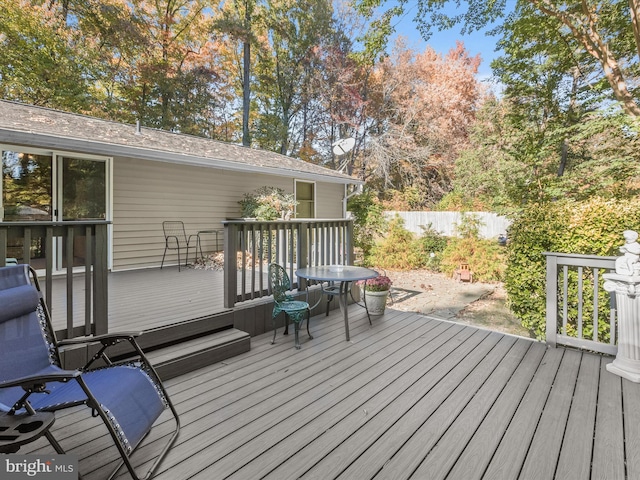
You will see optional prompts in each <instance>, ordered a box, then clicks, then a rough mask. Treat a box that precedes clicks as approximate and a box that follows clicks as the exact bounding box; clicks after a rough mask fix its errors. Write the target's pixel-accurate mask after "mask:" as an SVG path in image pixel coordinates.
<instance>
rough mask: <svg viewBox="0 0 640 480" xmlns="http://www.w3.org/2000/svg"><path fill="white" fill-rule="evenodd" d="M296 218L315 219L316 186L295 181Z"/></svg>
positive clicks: (311, 183)
mask: <svg viewBox="0 0 640 480" xmlns="http://www.w3.org/2000/svg"><path fill="white" fill-rule="evenodd" d="M295 191H296V201H297V202H298V205H296V218H315V217H316V184H315V183H313V182H301V181H299V180H296V183H295Z"/></svg>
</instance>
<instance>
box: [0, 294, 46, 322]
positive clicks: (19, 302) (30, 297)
mask: <svg viewBox="0 0 640 480" xmlns="http://www.w3.org/2000/svg"><path fill="white" fill-rule="evenodd" d="M39 301H40V299H39V297H38V291H37V290H36V289H35V287H33V286H31V285H21V286H19V287H13V288H8V289H6V290H0V305H2V308H0V323H3V322H6V321H7V320H12V319H14V318H18V317H21V316H23V315H26V314H28V313H31V312H34V311H35V310H36V307H37V306H38V302H39Z"/></svg>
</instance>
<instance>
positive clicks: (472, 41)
mask: <svg viewBox="0 0 640 480" xmlns="http://www.w3.org/2000/svg"><path fill="white" fill-rule="evenodd" d="M393 3H394V2H393V1H391V2H389V3H388V5H392V4H393ZM462 3H463V4H464V2H462ZM507 4H508V10H511V9H513V8H514V6H515V0H508V1H507ZM455 8H456V5H455V2H451V1H450V2H449V3H448V4H447V6H446V8H445V10H444V12H445V13H447V12H452V11H454V10H455ZM416 12H417V7H416V6H413V7H412V6H408V9H407V11H406V12H405V15H404V16H403V17H402V18H398V19H396V23H395V28H396V33H395V35H393V36H392V38H391V42H390V45H392V44H393V42H394V41H395V38H396V36H398V35H402V36H404V37H406V38H407V39H408V46H409V47H411V48H413V49H414V50H416V51H420V52H422V51H424V49H425V48H426V46H427V45H430V46H431V47H432V48H433V49H434V50H435V51H436V52H439V53H446V52H448V51H449V50H450V49H451V48H453V47H455V45H456V40H461V41H462V42H464V45H465V47H466V49H467V50H468V51H469V53H470V54H471V55H472V56H473V55H476V54H480V57H481V58H482V63H481V64H480V68H479V72H478V77H479V78H480V79H481V80H488V79H490V77H491V67H490V63H491V60H493V59H494V58H496V57H498V56H499V55H500V52H496V51H495V50H496V42H497V40H498V38H496V37H491V36H488V35H486V31H487V30H490V29H491V28H487V29H485V30H482V31H478V32H472V33H468V34H466V35H462V34H461V33H460V30H461V26H456V27H454V28H452V29H449V30H444V31H441V32H439V31H434V32H433V33H432V35H431V38H430V39H429V42H425V41H424V40H423V39H422V37H421V36H420V32H418V29H417V27H416V24H415V22H414V17H415V15H416Z"/></svg>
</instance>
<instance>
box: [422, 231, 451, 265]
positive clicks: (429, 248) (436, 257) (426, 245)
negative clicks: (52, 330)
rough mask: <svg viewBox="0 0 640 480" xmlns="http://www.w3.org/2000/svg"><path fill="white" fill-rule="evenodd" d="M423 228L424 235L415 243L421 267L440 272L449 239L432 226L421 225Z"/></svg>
mask: <svg viewBox="0 0 640 480" xmlns="http://www.w3.org/2000/svg"><path fill="white" fill-rule="evenodd" d="M421 228H422V235H420V236H419V237H418V238H417V239H416V240H415V241H414V243H415V246H416V248H417V250H418V255H419V258H420V260H421V262H420V265H419V266H420V267H425V268H428V269H429V270H431V271H434V272H439V271H440V262H441V260H442V252H443V250H444V249H445V248H446V246H447V241H448V240H447V237H445V236H444V235H442V234H441V233H440V232H438V231H437V230H436V229H434V228H433V226H432V224H429V225H427V226H426V227H425V226H423V225H421Z"/></svg>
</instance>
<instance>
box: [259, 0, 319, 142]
mask: <svg viewBox="0 0 640 480" xmlns="http://www.w3.org/2000/svg"><path fill="white" fill-rule="evenodd" d="M331 13H332V9H331V4H330V3H329V2H328V1H326V0H320V1H316V0H303V1H297V0H296V1H294V0H273V1H271V2H270V3H269V5H268V9H267V10H266V12H265V26H266V29H267V31H266V37H263V38H262V39H261V47H260V49H259V51H258V66H257V81H258V82H257V86H256V96H257V99H258V102H259V108H260V119H259V122H258V131H257V132H256V136H257V140H258V143H259V144H260V146H262V147H263V148H268V149H270V150H275V151H279V152H280V153H282V154H290V153H294V152H297V150H298V149H299V147H300V144H291V139H292V138H293V135H292V132H291V129H292V128H293V127H294V126H296V125H300V124H301V123H302V122H299V123H298V124H296V123H295V120H296V117H297V116H298V115H299V114H301V113H302V106H303V104H304V102H303V92H304V89H305V88H306V86H307V85H308V82H310V76H309V71H310V70H309V65H311V64H312V62H313V56H314V54H315V51H316V49H315V47H317V46H318V45H319V43H320V41H321V39H322V38H323V36H324V35H326V34H327V33H328V32H329V30H330V27H331Z"/></svg>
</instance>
